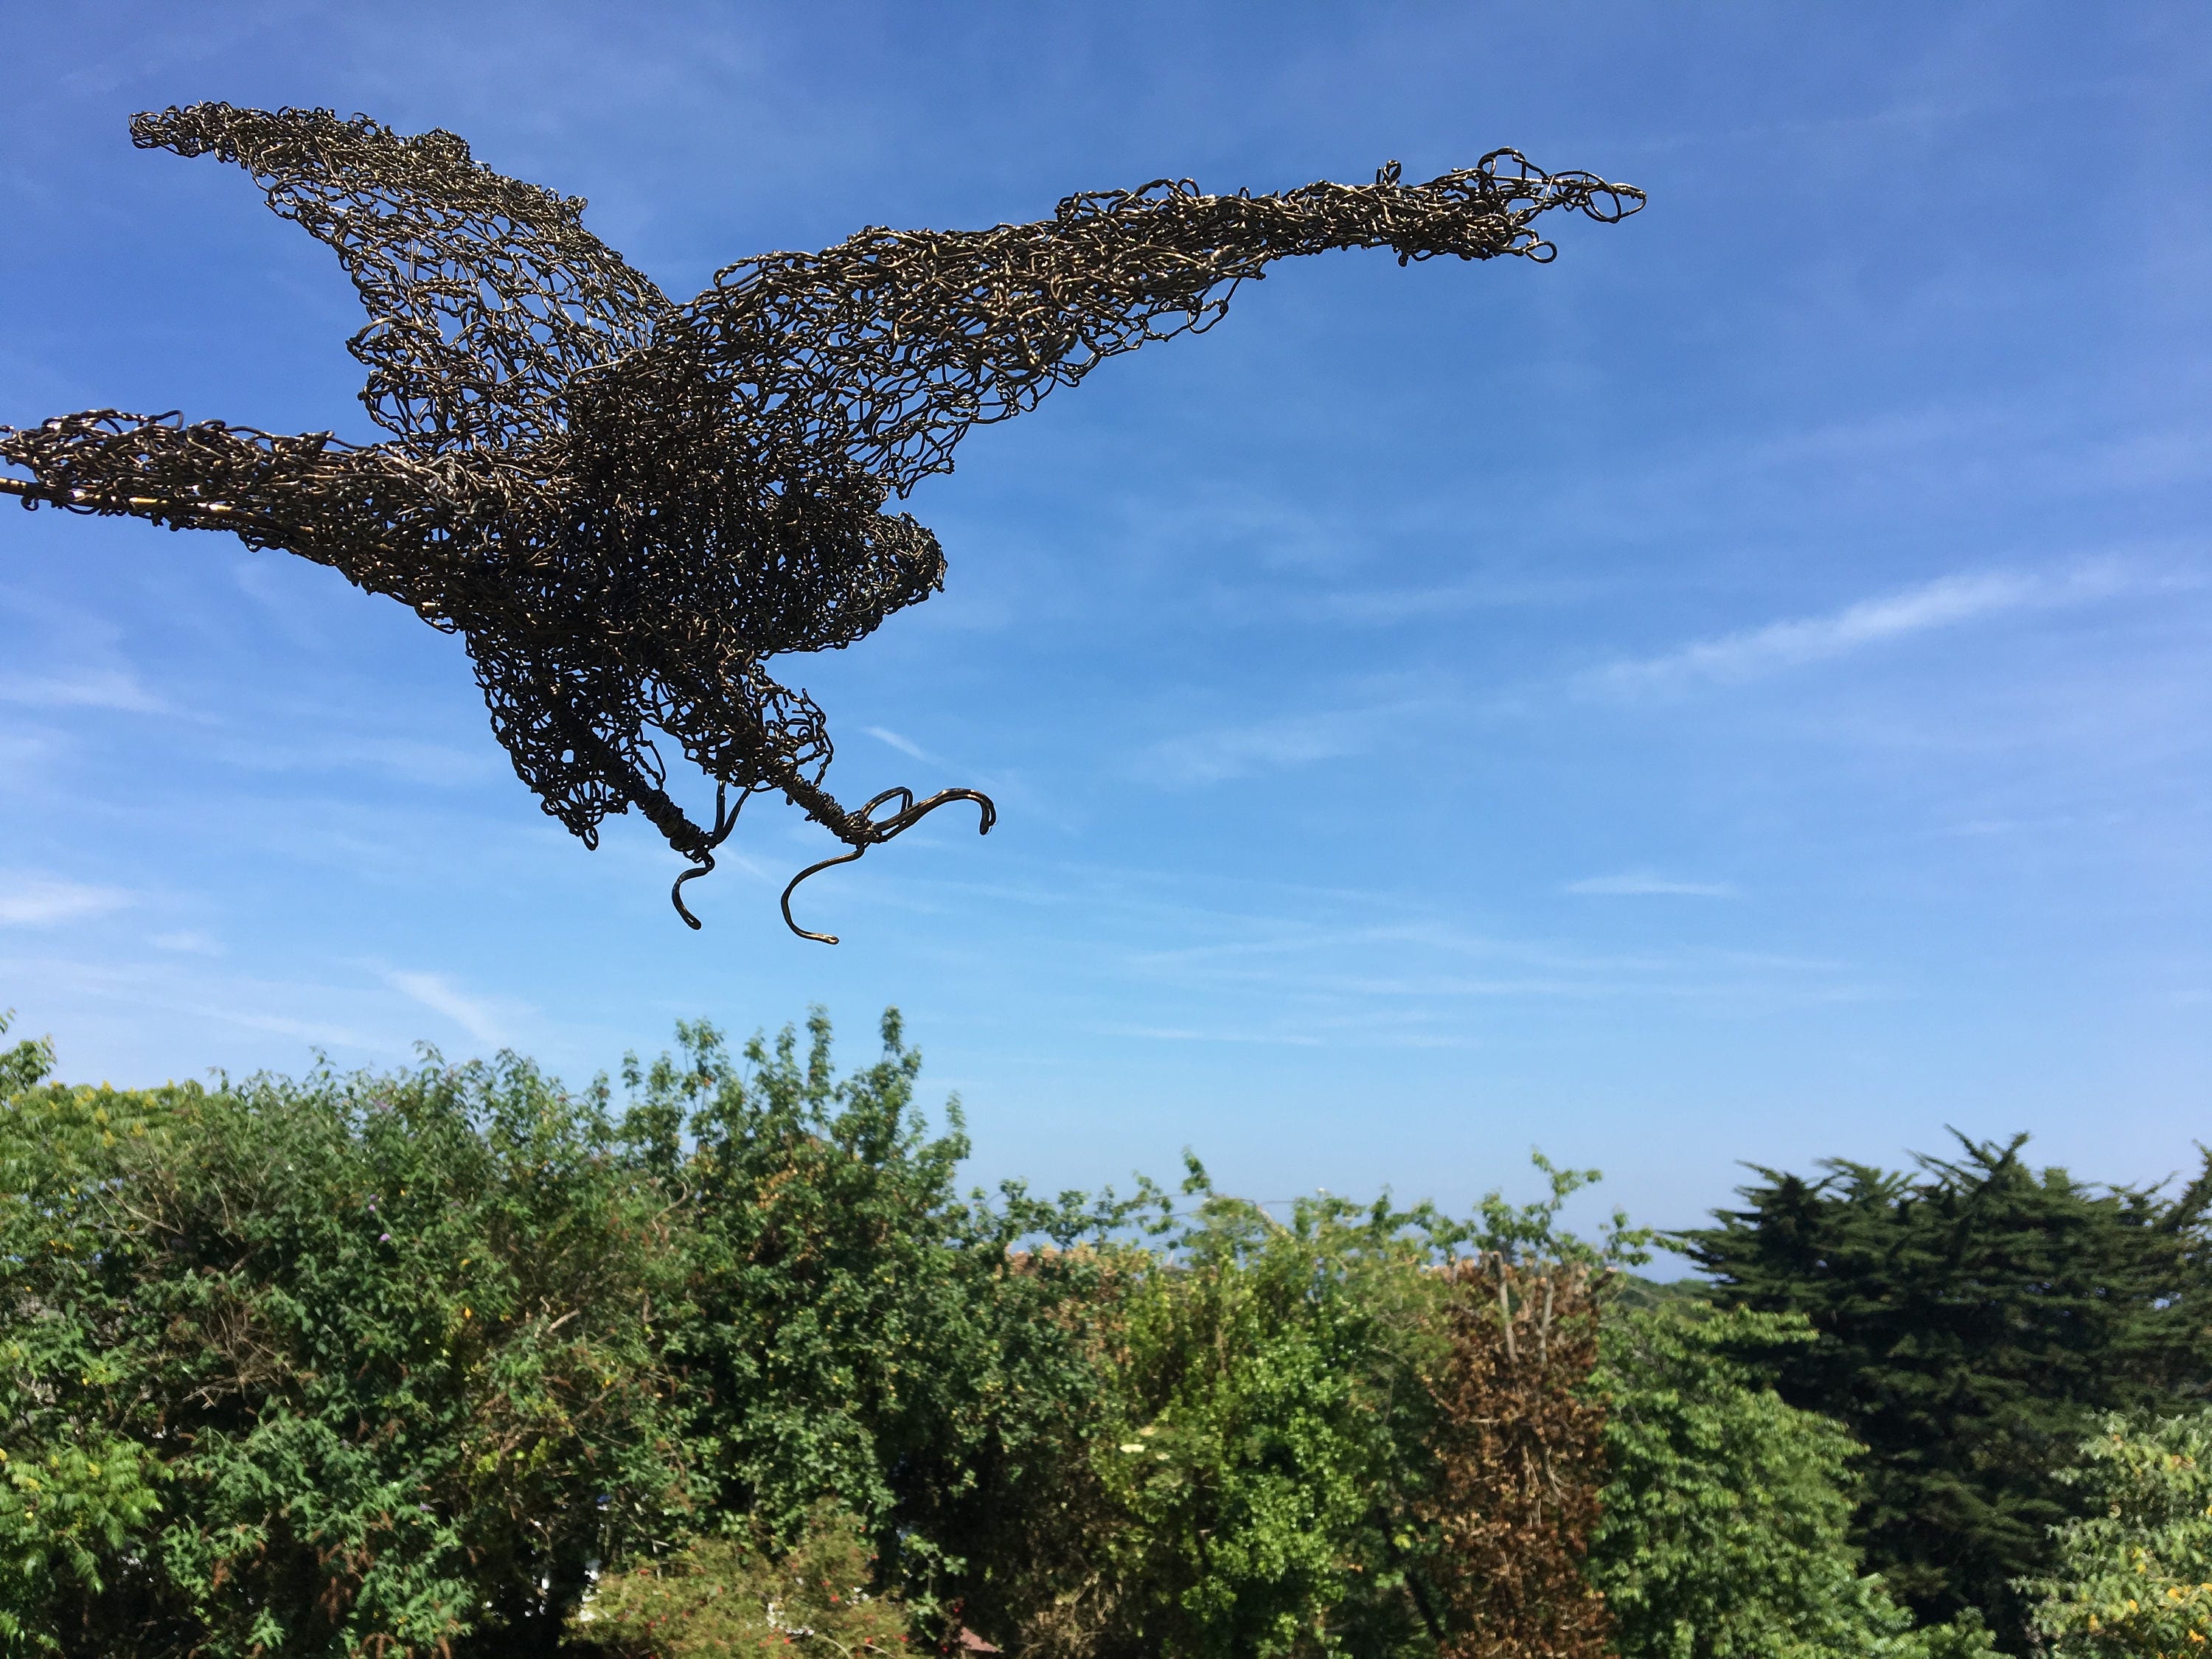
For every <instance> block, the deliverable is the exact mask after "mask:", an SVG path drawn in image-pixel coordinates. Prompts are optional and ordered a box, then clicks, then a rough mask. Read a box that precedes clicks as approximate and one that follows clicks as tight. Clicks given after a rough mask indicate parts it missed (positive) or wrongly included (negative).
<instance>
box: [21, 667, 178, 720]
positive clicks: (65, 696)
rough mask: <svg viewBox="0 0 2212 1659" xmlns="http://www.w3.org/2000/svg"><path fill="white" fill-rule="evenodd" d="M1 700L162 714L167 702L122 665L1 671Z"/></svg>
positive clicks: (24, 704) (26, 704) (30, 705)
mask: <svg viewBox="0 0 2212 1659" xmlns="http://www.w3.org/2000/svg"><path fill="white" fill-rule="evenodd" d="M0 702H12V703H15V704H18V705H21V706H22V707H24V708H112V709H116V710H118V711H120V712H122V713H124V714H167V713H168V712H170V711H169V705H168V704H167V703H166V702H163V701H162V700H161V698H160V697H157V696H155V695H154V694H153V693H152V692H151V691H149V690H147V689H146V688H145V687H144V686H143V685H142V684H139V681H138V677H137V675H136V674H133V673H132V672H131V671H130V670H128V669H125V668H80V669H73V670H70V671H66V672H64V673H58V674H0Z"/></svg>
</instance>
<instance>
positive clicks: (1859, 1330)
mask: <svg viewBox="0 0 2212 1659" xmlns="http://www.w3.org/2000/svg"><path fill="white" fill-rule="evenodd" d="M2026 1139H2027V1137H2026V1136H2025V1135H2022V1136H2019V1137H2016V1138H2015V1139H2013V1140H2011V1141H2010V1142H2008V1143H2002V1144H2001V1143H1998V1142H1995V1141H1990V1142H1977V1141H1972V1140H1968V1139H1966V1138H1965V1137H1963V1136H1962V1137H1960V1144H1961V1152H1960V1156H1959V1157H1958V1158H1956V1159H1955V1160H1954V1161H1948V1162H1947V1161H1945V1160H1942V1159H1938V1158H1920V1159H1919V1160H1917V1165H1918V1167H1917V1170H1915V1171H1913V1172H1911V1173H1908V1174H1898V1173H1892V1172H1888V1171H1884V1170H1877V1169H1874V1168H1871V1167H1869V1166H1868V1165H1865V1164H1851V1163H1848V1162H1844V1161H1841V1160H1834V1161H1831V1162H1829V1163H1827V1164H1823V1165H1821V1166H1820V1167H1821V1169H1822V1170H1824V1171H1825V1174H1823V1175H1822V1176H1820V1177H1819V1178H1816V1179H1808V1178H1807V1177H1805V1176H1795V1175H1788V1174H1784V1173H1782V1172H1780V1171H1778V1170H1767V1169H1763V1168H1762V1169H1759V1170H1758V1174H1759V1177H1760V1179H1759V1182H1757V1183H1755V1184H1753V1185H1752V1186H1749V1187H1746V1188H1741V1193H1742V1195H1743V1197H1744V1198H1745V1200H1747V1203H1746V1207H1744V1208H1743V1209H1741V1210H1733V1211H1720V1212H1716V1219H1717V1222H1718V1224H1719V1225H1716V1226H1712V1227H1708V1228H1703V1229H1699V1230H1694V1231H1689V1232H1687V1233H1686V1234H1684V1235H1683V1236H1682V1237H1681V1239H1680V1247H1681V1248H1682V1249H1685V1250H1686V1251H1687V1253H1688V1254H1689V1255H1691V1257H1692V1259H1693V1260H1694V1261H1697V1262H1698V1263H1699V1266H1701V1267H1704V1268H1705V1271H1706V1272H1708V1273H1711V1275H1713V1277H1714V1279H1715V1280H1716V1282H1717V1298H1718V1300H1719V1301H1720V1302H1721V1303H1722V1304H1723V1305H1727V1306H1738V1307H1746V1308H1752V1309H1757V1310H1762V1311H1766V1312H1773V1313H1794V1314H1802V1315H1803V1316H1805V1317H1806V1319H1807V1320H1808V1321H1809V1322H1810V1323H1811V1325H1812V1328H1813V1329H1814V1332H1815V1334H1816V1340H1814V1342H1812V1343H1810V1344H1804V1345H1790V1346H1776V1347H1773V1348H1771V1349H1770V1350H1767V1351H1765V1352H1763V1353H1757V1354H1749V1355H1747V1356H1746V1357H1747V1358H1748V1359H1749V1360H1750V1361H1751V1362H1752V1363H1753V1364H1754V1365H1755V1366H1756V1367H1757V1368H1758V1370H1759V1372H1760V1373H1761V1374H1762V1375H1764V1376H1765V1377H1767V1378H1768V1379H1770V1380H1771V1382H1772V1383H1773V1384H1774V1386H1775V1387H1776V1388H1777V1389H1778V1391H1779V1392H1780V1394H1781V1395H1782V1397H1783V1398H1784V1400H1785V1401H1788V1402H1789V1403H1790V1405H1792V1406H1794V1407H1799V1408H1801V1409H1802V1410H1808V1411H1814V1412H1820V1413H1824V1414H1826V1415H1827V1416H1830V1417H1833V1418H1836V1419H1840V1420H1841V1421H1842V1422H1843V1423H1844V1425H1846V1426H1847V1427H1848V1428H1849V1430H1850V1433H1851V1435H1852V1437H1854V1438H1856V1439H1857V1440H1858V1441H1860V1442H1861V1443H1863V1444H1864V1445H1865V1446H1866V1447H1867V1452H1866V1454H1865V1455H1864V1457H1863V1459H1862V1460H1861V1468H1862V1470H1863V1474H1864V1476H1865V1480H1864V1486H1863V1495H1862V1498H1861V1502H1860V1504H1859V1508H1858V1511H1857V1516H1856V1518H1855V1523H1854V1527H1853V1533H1854V1540H1855V1541H1856V1542H1857V1543H1858V1544H1859V1545H1860V1547H1862V1548H1863V1550H1864V1551H1865V1553H1866V1562H1867V1565H1868V1567H1869V1569H1870V1570H1872V1571H1879V1572H1881V1574H1882V1575H1883V1576H1884V1577H1885V1579H1886V1580H1887V1582H1888V1583H1889V1584H1890V1585H1891V1586H1892V1587H1893V1589H1894V1590H1895V1591H1896V1593H1897V1594H1899V1595H1900V1596H1902V1597H1903V1598H1904V1599H1905V1600H1906V1601H1909V1602H1910V1603H1911V1605H1912V1606H1913V1607H1914V1609H1915V1611H1916V1612H1917V1613H1919V1615H1920V1616H1921V1617H1922V1618H1923V1620H1931V1621H1932V1620H1949V1619H1952V1618H1954V1617H1955V1616H1956V1615H1957V1614H1958V1613H1960V1611H1961V1610H1962V1609H1963V1608H1966V1607H1978V1608H1979V1609H1980V1610H1981V1611H1982V1612H1983V1613H1984V1614H1985V1615H1986V1616H1987V1617H1988V1619H1989V1620H1990V1624H1991V1625H1992V1626H1994V1628H1995V1629H1996V1632H1997V1634H1998V1638H1999V1641H2000V1643H2001V1644H2002V1645H2003V1646H2004V1647H2005V1648H2006V1649H2007V1650H2009V1651H2018V1650H2022V1649H2023V1648H2024V1644H2025V1643H2026V1641H2027V1613H2028V1608H2027V1605H2026V1601H2025V1598H2024V1596H2023V1595H2022V1593H2021V1591H2020V1590H2019V1589H2016V1588H2015V1583H2014V1581H2015V1579H2018V1578H2021V1577H2025V1576H2029V1575H2033V1574H2038V1573H2042V1572H2045V1571H2048V1567H2049V1563H2050V1561H2051V1530H2050V1529H2051V1527H2053V1526H2054V1525H2057V1524H2058V1523H2060V1522H2063V1521H2065V1520H2066V1519H2068V1518H2069V1516H2071V1515H2072V1513H2073V1510H2074V1504H2075V1500H2074V1498H2073V1495H2072V1494H2071V1493H2070V1492H2069V1489H2068V1488H2067V1487H2066V1486H2064V1485H2063V1483H2062V1482H2061V1481H2060V1480H2059V1479H2058V1471H2059V1470H2060V1469H2062V1468H2064V1467H2065V1465H2066V1464H2067V1463H2068V1462H2069V1453H2070V1451H2071V1449H2072V1448H2073V1446H2074V1444H2075V1443H2076V1442H2077V1441H2078V1440H2079V1439H2080V1438H2081V1434H2082V1432H2083V1431H2084V1428H2085V1426H2086V1425H2087V1424H2088V1423H2089V1422H2090V1421H2091V1420H2092V1419H2093V1416H2094V1414H2096V1413H2100V1412H2105V1411H2109V1410H2126V1409H2130V1408H2133V1407H2164V1408H2172V1407H2175V1406H2177V1405H2178V1404H2179V1403H2180V1402H2181V1401H2184V1400H2185V1399H2187V1398H2190V1397H2191V1396H2193V1395H2195V1394H2196V1393H2197V1391H2198V1390H2199V1389H2201V1388H2202V1386H2203V1383H2204V1382H2205V1380H2206V1379H2207V1377H2208V1376H2212V1365H2208V1360H2212V1331H2209V1330H2208V1328H2207V1326H2208V1319H2207V1311H2208V1301H2212V1298H2208V1296H2207V1290H2206V1285H2205V1277H2204V1261H2205V1258H2204V1250H2205V1245H2206V1232H2205V1223H2206V1214H2207V1210H2208V1206H2212V1166H2208V1169H2207V1171H2206V1172H2205V1173H2204V1174H2203V1175H2200V1176H2198V1177H2197V1180H2196V1181H2195V1182H2192V1183H2191V1184H2190V1185H2189V1186H2188V1188H2186V1189H2185V1190H2184V1191H2182V1192H2181V1193H2180V1194H2179V1195H2175V1196H2168V1195H2166V1194H2163V1193H2162V1192H2161V1191H2159V1190H2156V1189H2151V1188H2100V1187H2093V1186H2090V1185H2088V1184H2086V1183H2084V1182H2078V1181H2076V1180H2075V1179H2074V1178H2073V1177H2072V1176H2070V1175H2069V1174H2068V1173H2067V1172H2066V1171H2065V1170H2062V1169H2045V1170H2040V1171H2038V1170H2033V1169H2031V1168H2030V1167H2029V1166H2028V1164H2027V1163H2026V1162H2025V1161H2024V1160H2023V1159H2022V1158H2021V1155H2020V1154H2021V1146H2022V1145H2023V1143H2024V1142H2025V1141H2026Z"/></svg>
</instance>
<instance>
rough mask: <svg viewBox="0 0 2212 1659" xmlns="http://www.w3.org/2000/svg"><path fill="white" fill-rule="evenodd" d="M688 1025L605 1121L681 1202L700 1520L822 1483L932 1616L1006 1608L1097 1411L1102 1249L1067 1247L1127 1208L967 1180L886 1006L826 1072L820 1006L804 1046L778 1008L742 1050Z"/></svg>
mask: <svg viewBox="0 0 2212 1659" xmlns="http://www.w3.org/2000/svg"><path fill="white" fill-rule="evenodd" d="M678 1033H679V1036H680V1038H681V1039H682V1042H683V1044H684V1048H683V1050H682V1054H681V1055H680V1057H669V1056H664V1057H663V1058H662V1059H661V1060H659V1061H657V1062H655V1063H654V1064H653V1066H650V1067H640V1066H637V1065H636V1064H635V1062H633V1063H632V1064H631V1065H630V1066H629V1069H628V1077H629V1082H630V1084H631V1086H632V1088H633V1090H634V1091H635V1098H634V1101H633V1103H632V1105H631V1107H630V1109H629V1112H628V1114H627V1115H626V1116H625V1117H624V1118H623V1121H622V1125H621V1128H620V1133H621V1134H622V1135H623V1138H624V1139H625V1141H626V1144H628V1145H629V1146H631V1147H632V1148H633V1149H634V1151H635V1155H636V1156H637V1158H639V1159H640V1161H641V1164H642V1166H643V1167H645V1168H647V1169H648V1170H653V1171H654V1172H655V1178H656V1179H657V1180H658V1181H659V1182H660V1184H661V1187H662V1189H663V1190H664V1191H665V1192H666V1193H667V1194H669V1197H670V1200H671V1204H672V1205H673V1206H675V1208H676V1213H678V1214H679V1215H680V1216H681V1218H682V1225H683V1228H684V1235H685V1243H684V1249H685V1252H686V1260H687V1277H686V1282H685V1286H684V1304H683V1306H682V1307H681V1309H676V1308H671V1310H669V1314H668V1316H667V1319H666V1337H665V1340H666V1345H667V1346H666V1352H667V1354H668V1356H669V1359H670V1363H671V1364H672V1365H673V1366H674V1367H676V1369H677V1370H678V1376H679V1377H680V1383H681V1388H682V1391H683V1394H682V1397H683V1402H684V1423H685V1431H686V1435H687V1437H688V1440H689V1443H690V1448H691V1456H692V1458H693V1460H694V1462H695V1463H696V1467H698V1468H700V1469H701V1470H702V1471H704V1472H705V1474H706V1476H707V1478H708V1480H710V1481H711V1483H712V1495H711V1499H710V1503H709V1508H710V1510H712V1512H713V1513H714V1515H716V1516H720V1517H722V1520H720V1521H719V1522H714V1523H713V1524H714V1525H720V1526H743V1527H746V1528H750V1527H753V1526H756V1525H758V1526H763V1527H765V1528H767V1531H768V1535H769V1537H771V1538H772V1539H774V1540H775V1541H777V1542H778V1543H779V1544H782V1545H787V1544H790V1543H793V1542H794V1541H796V1540H797V1539H798V1538H799V1537H800V1536H801V1535H802V1533H803V1529H804V1528H805V1524H806V1521H807V1517H808V1516H810V1515H811V1514H812V1513H813V1512H814V1510H815V1509H816V1507H817V1505H818V1504H821V1503H822V1502H823V1501H824V1500H825V1499H826V1500H831V1501H834V1502H835V1503H836V1504H839V1505H840V1506H842V1508H844V1509H845V1510H848V1511H849V1512H851V1513H852V1514H854V1516H858V1517H859V1518H860V1522H861V1523H862V1524H864V1525H865V1526H866V1527H867V1528H869V1529H870V1530H871V1532H872V1534H873V1535H874V1536H875V1539H876V1541H877V1545H878V1550H879V1552H880V1553H881V1555H882V1558H883V1559H882V1563H881V1566H880V1571H881V1573H882V1576H883V1577H884V1582H885V1583H887V1584H890V1585H894V1586H896V1587H897V1588H899V1589H901V1590H902V1593H903V1594H904V1595H906V1596H907V1598H908V1601H909V1602H910V1604H911V1605H912V1606H913V1607H915V1610H916V1613H917V1616H919V1617H921V1618H922V1619H923V1620H925V1621H926V1622H934V1623H935V1624H937V1625H938V1626H941V1627H943V1628H948V1629H949V1628H953V1627H955V1626H957V1624H958V1623H959V1622H962V1621H964V1620H969V1619H974V1618H980V1619H981V1620H983V1621H984V1622H985V1623H991V1622H992V1621H994V1620H1007V1619H1012V1618H1015V1617H1018V1604H1019V1602H1020V1597H1021V1591H1020V1590H1019V1589H1018V1583H1019V1582H1020V1581H1022V1580H1023V1579H1024V1577H1025V1574H1024V1566H1023V1564H1024V1561H1025V1559H1026V1558H1027V1557H1028V1556H1029V1555H1030V1553H1031V1547H1032V1539H1031V1537H1030V1534H1031V1532H1032V1530H1033V1527H1034V1525H1036V1524H1040V1523H1041V1522H1039V1521H1038V1519H1037V1514H1036V1512H1037V1511H1038V1510H1040V1509H1041V1508H1042V1509H1047V1510H1048V1509H1050V1508H1052V1507H1053V1506H1054V1505H1055V1504H1056V1503H1057V1501H1058V1500H1057V1499H1056V1498H1055V1496H1054V1493H1055V1490H1056V1487H1057V1480H1056V1477H1057V1476H1058V1474H1060V1473H1062V1472H1064V1471H1065V1470H1066V1468H1068V1467H1069V1465H1070V1464H1071V1463H1072V1462H1074V1461H1076V1460H1077V1458H1078V1456H1079V1453H1078V1451H1077V1448H1078V1447H1079V1446H1080V1445H1081V1444H1082V1443H1083V1440H1084V1436H1085V1432H1086V1428H1087V1425H1091V1424H1093V1423H1095V1420H1096V1419H1097V1413H1098V1411H1099V1409H1100V1407H1099V1398H1100V1395H1101V1389H1100V1385H1099V1381H1098V1377H1097V1371H1096V1370H1095V1367H1094V1364H1093V1359H1092V1357H1091V1345H1090V1340H1089V1338H1088V1336H1087V1334H1086V1332H1087V1329H1088V1325H1089V1322H1090V1320H1091V1316H1092V1314H1091V1310H1092V1309H1093V1307H1094V1305H1095V1304H1096V1301H1097V1293H1098V1287H1099V1284H1100V1279H1101V1274H1102V1273H1103V1269H1104V1261H1103V1257H1102V1256H1101V1255H1099V1254H1098V1253H1097V1251H1096V1250H1082V1249H1071V1248H1068V1247H1070V1246H1072V1245H1073V1244H1074V1243H1077V1242H1078V1241H1079V1240H1080V1239H1083V1238H1087V1237H1098V1236H1101V1235H1103V1234H1104V1233H1107V1232H1110V1231H1113V1229H1114V1228H1115V1227H1116V1226H1117V1225H1120V1223H1121V1219H1122V1218H1123V1216H1124V1213H1125V1209H1126V1206H1116V1205H1115V1203H1114V1201H1113V1200H1112V1199H1111V1198H1110V1195H1109V1197H1108V1198H1107V1199H1106V1200H1103V1201H1102V1203H1101V1204H1100V1205H1099V1206H1096V1207H1092V1206H1089V1204H1088V1202H1087V1200H1085V1199H1084V1198H1083V1197H1082V1196H1081V1195H1079V1194H1066V1195H1065V1196H1064V1197H1063V1198H1062V1199H1061V1200H1059V1201H1058V1202H1047V1201H1043V1200H1035V1199H1032V1198H1030V1196H1029V1194H1027V1193H1026V1191H1025V1190H1024V1188H1022V1187H1021V1186H1020V1185H1019V1184H1018V1183H1008V1184H1006V1186H1005V1187H1003V1188H1001V1190H1000V1193H999V1194H998V1196H997V1198H996V1200H986V1198H985V1197H984V1195H983V1194H981V1193H972V1194H969V1195H967V1196H965V1197H963V1195H962V1194H960V1193H959V1191H958V1189H957V1185H956V1181H955V1176H956V1173H957V1168H958V1165H959V1164H960V1161H961V1159H962V1158H964V1157H965V1156H966V1155H967V1152H968V1142H967V1139H966V1136H965V1134H964V1133H963V1129H962V1125H961V1120H960V1115H959V1103H958V1102H957V1099H956V1100H954V1101H953V1102H951V1103H950V1105H949V1107H948V1109H947V1118H948V1126H947V1127H946V1129H945V1132H944V1133H939V1134H933V1133H931V1131H930V1128H929V1126H928V1124H927V1121H926V1120H925V1118H924V1117H923V1115H922V1114H921V1111H920V1110H919V1109H917V1107H916V1106H915V1098H914V1096H915V1079H916V1077H917V1075H918V1074H919V1073H920V1070H921V1055H920V1054H918V1053H917V1052H915V1050H914V1049H912V1048H909V1047H908V1046H907V1045H906V1044H905V1042H904V1040H903V1035H902V1028H901V1025H900V1022H899V1018H898V1015H897V1013H896V1012H895V1011H894V1012H889V1013H886V1014H885V1015H884V1021H883V1027H882V1035H883V1045H884V1046H883V1049H882V1052H881V1054H880V1055H879V1056H878V1058H877V1060H875V1061H874V1062H873V1063H872V1064H870V1065H868V1066H862V1067H860V1069H858V1070H856V1071H854V1073H851V1074H849V1075H848V1076H845V1077H842V1078H840V1077H839V1076H838V1075H837V1074H836V1068H835V1065H834V1060H833V1054H832V1048H831V1032H830V1027H829V1019H828V1018H827V1017H826V1016H825V1015H823V1014H822V1013H821V1012H819V1011H817V1012H816V1013H815V1014H814V1016H813V1017H812V1018H811V1020H810V1021H809V1024H808V1042H807V1043H806V1045H805V1049H804V1051H803V1052H802V1050H801V1048H800V1045H799V1039H798V1035H797V1033H796V1032H794V1031H793V1030H791V1029H790V1028H788V1027H787V1028H786V1029H785V1030H783V1031H782V1033H781V1035H780V1036H778V1037H777V1038H776V1039H775V1041H774V1042H770V1041H769V1040H768V1039H767V1038H765V1037H763V1036H756V1037H755V1038H753V1039H752V1041H751V1042H749V1043H748V1044H746V1045H745V1047H744V1049H743V1050H742V1051H741V1052H740V1053H739V1054H732V1053H731V1052H730V1050H729V1048H728V1046H727V1044H726V1041H725V1039H724V1038H723V1037H722V1036H721V1034H720V1032H718V1031H716V1030H714V1028H713V1027H712V1026H709V1025H706V1024H685V1025H682V1026H679V1028H678ZM1025 1243H1028V1244H1036V1245H1042V1246H1043V1247H1045V1248H1042V1249H1024V1248H1022V1247H1023V1246H1024V1244H1025ZM978 1597H980V1598H981V1605H980V1607H971V1606H970V1605H969V1603H970V1601H971V1600H974V1599H975V1598H978Z"/></svg>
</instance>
